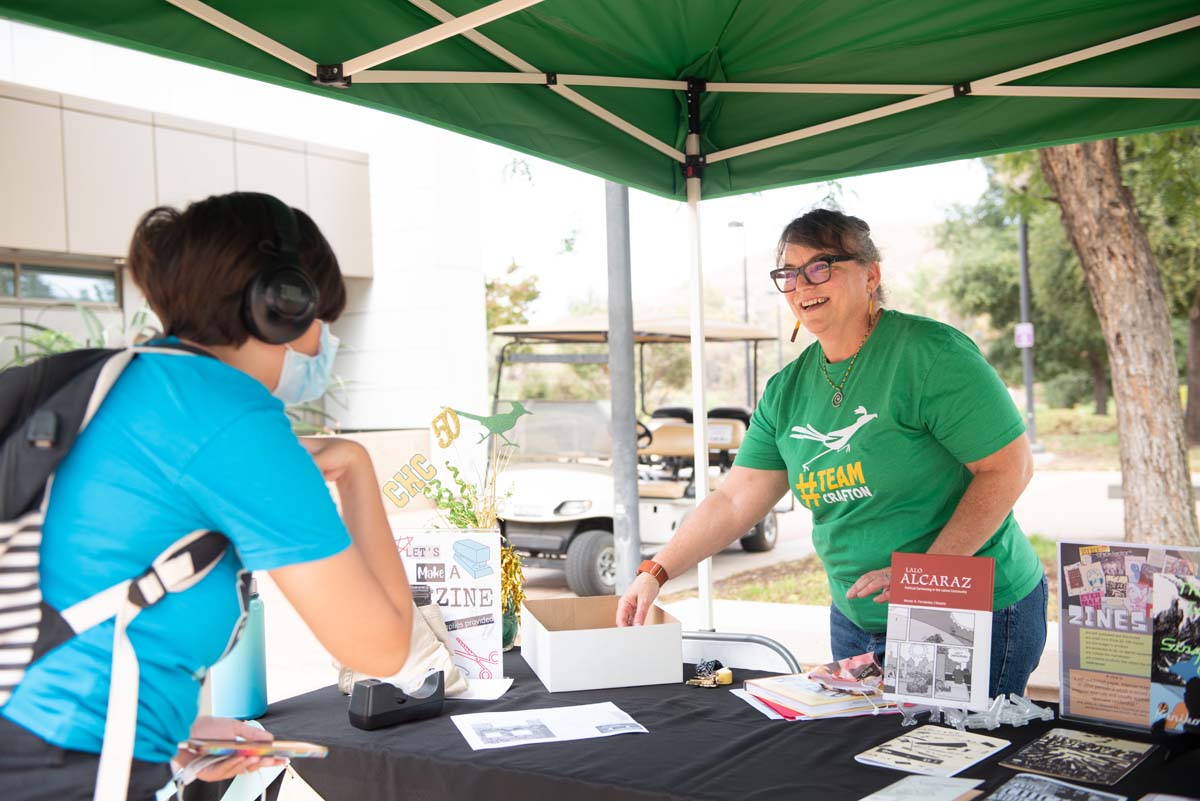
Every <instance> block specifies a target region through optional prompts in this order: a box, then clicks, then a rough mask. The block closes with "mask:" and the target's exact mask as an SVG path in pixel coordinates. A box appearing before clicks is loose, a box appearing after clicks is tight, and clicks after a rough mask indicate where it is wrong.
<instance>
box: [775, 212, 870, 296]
mask: <svg viewBox="0 0 1200 801" xmlns="http://www.w3.org/2000/svg"><path fill="white" fill-rule="evenodd" d="M788 245H800V246H801V247H806V248H813V249H815V250H828V251H831V252H833V253H837V254H842V255H846V256H852V257H854V258H855V259H856V260H857V261H859V262H862V263H864V264H869V263H871V262H876V261H879V260H880V255H879V248H877V247H875V243H874V242H873V241H872V240H871V226H869V225H867V223H866V222H865V221H864V220H861V219H859V218H858V217H852V216H851V215H849V214H843V213H842V212H840V211H834V210H833V209H813V210H812V211H810V212H808V213H807V214H802V215H800V216H799V217H797V218H796V219H794V220H792V221H791V222H790V223H788V224H787V226H786V227H784V229H783V233H782V234H780V236H779V244H778V245H777V246H776V248H775V266H777V267H779V266H782V265H783V252H784V250H785V249H786V248H787V246H788ZM887 297H888V293H887V291H886V290H885V289H884V288H883V284H882V283H880V284H879V285H878V286H877V287H875V302H876V303H878V304H880V305H882V304H884V303H886V302H887Z"/></svg>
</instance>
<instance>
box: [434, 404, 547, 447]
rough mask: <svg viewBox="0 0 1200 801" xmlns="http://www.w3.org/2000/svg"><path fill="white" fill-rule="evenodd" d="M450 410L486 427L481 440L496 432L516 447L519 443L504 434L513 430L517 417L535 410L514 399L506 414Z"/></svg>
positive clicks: (496, 434)
mask: <svg viewBox="0 0 1200 801" xmlns="http://www.w3.org/2000/svg"><path fill="white" fill-rule="evenodd" d="M450 411H452V412H454V413H455V414H456V415H458V416H459V417H465V418H467V419H468V420H474V421H476V422H478V423H479V424H480V425H482V426H483V427H484V428H485V429H486V431H485V432H484V433H483V434H481V435H480V437H479V442H483V441H484V440H485V439H487V438H488V437H490V436H492V435H493V434H494V435H495V436H497V437H499V438H500V439H502V440H504V441H505V443H507V444H509V445H511V446H513V447H514V448H515V447H517V443H515V442H513V441H512V440H510V439H509V438H508V437H506V436H504V434H505V432H508V431H512V430H513V427H514V426H516V424H517V419H518V418H519V417H521V415H524V414H533V412H531V411H529V410H528V409H526V408H525V407H524V406H523V405H522V404H521V403H520V402H519V401H512V408H511V409H509V410H508V411H507V412H505V413H504V414H493V415H490V416H487V417H484V416H482V415H478V414H471V413H470V412H464V411H462V410H461V409H451V410H450Z"/></svg>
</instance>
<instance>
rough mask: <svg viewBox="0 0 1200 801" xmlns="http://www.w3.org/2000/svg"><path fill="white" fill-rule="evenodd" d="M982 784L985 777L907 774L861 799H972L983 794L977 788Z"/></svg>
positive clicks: (958, 800)
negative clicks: (955, 777)
mask: <svg viewBox="0 0 1200 801" xmlns="http://www.w3.org/2000/svg"><path fill="white" fill-rule="evenodd" d="M981 784H983V779H947V778H945V777H942V776H905V777H904V778H903V779H901V780H900V781H898V782H895V783H893V784H889V785H888V786H887V787H884V788H883V789H882V790H877V791H876V792H874V793H871V794H870V795H868V796H864V797H862V798H861V799H859V801H970V799H972V798H977V797H978V796H980V795H982V794H983V791H981V790H976V789H975V788H976V787H978V786H979V785H981Z"/></svg>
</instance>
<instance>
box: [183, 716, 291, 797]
mask: <svg viewBox="0 0 1200 801" xmlns="http://www.w3.org/2000/svg"><path fill="white" fill-rule="evenodd" d="M188 737H189V738H190V739H192V740H238V739H241V740H251V741H254V742H264V741H265V742H271V741H272V740H274V739H275V735H273V734H271V733H270V732H269V731H263V730H262V729H260V728H257V727H255V726H250V725H248V724H246V723H243V722H242V721H240V720H233V719H231V718H213V717H208V716H207V715H205V716H201V717H198V718H196V722H195V723H193V724H192V730H191V731H190V732H188ZM196 758H198V755H197V754H193V753H192V752H190V751H185V750H183V749H182V748H181V749H179V751H177V752H176V753H175V758H174V759H173V760H171V761H172V762H174V763H175V764H176V765H178V766H179V767H183V766H184V765H187V764H188V763H189V762H191V761H192V760H193V759H196ZM286 764H287V760H286V759H281V758H278V757H231V758H229V759H223V760H221V761H220V762H218V763H217V764H215V765H212V766H210V767H207V768H205V769H204V770H202V771H200V773H199V774H198V775H197V778H198V779H200V780H201V781H205V782H219V781H224V780H226V779H232V778H233V777H234V776H239V775H241V774H243V773H250V772H252V771H256V770H258V769H259V768H270V767H274V766H276V765H286Z"/></svg>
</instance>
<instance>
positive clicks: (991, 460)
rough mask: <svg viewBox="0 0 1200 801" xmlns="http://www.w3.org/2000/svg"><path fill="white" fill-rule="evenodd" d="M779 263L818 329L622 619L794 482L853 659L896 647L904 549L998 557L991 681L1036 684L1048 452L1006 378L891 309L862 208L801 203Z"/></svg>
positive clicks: (646, 567) (971, 352)
mask: <svg viewBox="0 0 1200 801" xmlns="http://www.w3.org/2000/svg"><path fill="white" fill-rule="evenodd" d="M771 278H772V280H773V281H774V282H775V285H776V287H777V288H778V289H779V291H781V292H783V293H784V294H786V295H787V299H788V304H789V305H790V306H791V308H792V311H793V313H794V314H795V315H796V318H797V323H796V325H797V328H798V327H799V326H800V325H804V326H805V327H806V328H807V329H808V330H809V331H811V332H812V333H813V334H814V335H815V336H816V338H817V341H816V342H814V343H813V344H812V345H810V346H809V347H808V348H806V349H805V350H804V352H803V353H801V354H800V356H799V357H798V358H796V359H795V360H794V361H792V363H791V364H789V365H788V366H787V367H785V368H784V369H783V370H781V371H780V372H779V373H777V374H776V375H774V376H772V378H771V380H770V381H768V382H767V387H766V389H765V390H764V392H763V395H762V398H761V399H760V401H759V404H758V408H757V409H756V410H755V412H754V416H753V418H752V420H751V422H750V429H749V431H748V432H747V434H746V438H745V441H744V442H743V444H742V446H741V448H740V449H739V451H738V455H737V459H736V461H735V463H734V467H733V469H732V470H731V471H730V474H729V476H728V477H727V478H726V479H725V481H724V482H722V484H721V485H720V487H718V488H717V489H716V490H715V491H714V492H712V493H711V494H710V495H709V496H708V497H707V498H706V499H705V500H704V502H703V503H702V504H701V505H700V507H699V509H697V510H696V513H695V514H693V515H691V516H689V517H688V519H687V520H686V521H685V522H684V524H683V525H682V526H681V527H680V529H679V531H678V533H676V535H675V536H674V537H673V538H672V540H671V541H670V542H669V543H667V545H666V546H665V547H664V548H663V549H662V551H660V552H659V553H658V555H657V556H656V557H655V559H654V560H653V561H649V560H648V561H647V562H645V563H643V565H642V568H640V569H639V574H638V577H637V579H636V580H635V581H634V583H633V584H632V585H631V586H630V588H629V589H628V590H627V591H626V593H625V595H624V596H623V597H622V598H621V601H620V604H619V606H618V609H617V623H618V625H630V624H634V625H639V624H641V623H642V622H643V620H644V618H645V615H646V612H647V610H648V609H649V607H650V605H651V604H652V603H653V601H654V598H655V597H657V595H658V592H659V589H660V587H661V586H662V584H663V583H665V581H666V580H667V578H668V577H669V576H677V575H680V574H682V573H684V572H685V571H687V570H688V569H690V568H691V567H692V566H693V565H695V564H696V563H697V562H699V561H700V560H701V559H704V558H706V557H708V556H711V555H712V554H714V553H716V552H718V551H720V550H721V549H722V548H724V547H725V546H727V545H729V544H730V543H732V542H733V541H734V540H736V539H737V538H738V537H739V536H741V535H742V534H743V533H744V532H745V531H746V530H747V529H749V528H750V527H751V526H752V525H753V524H754V522H755V521H757V520H759V519H761V518H762V517H763V515H765V514H767V513H768V512H769V511H770V510H771V508H772V507H773V506H774V505H775V504H776V502H778V500H779V499H780V498H781V497H782V496H783V494H784V493H785V492H787V491H788V490H789V489H791V491H792V492H794V493H795V496H796V499H797V501H798V502H799V503H801V504H802V505H804V506H805V507H806V508H807V509H809V510H810V511H811V512H812V515H813V545H814V546H815V548H816V551H817V554H818V555H819V556H820V557H821V560H822V562H823V563H824V566H825V572H826V574H827V575H828V578H829V587H830V591H831V593H832V596H833V601H834V602H833V605H832V606H831V607H830V636H831V641H832V644H833V656H834V658H835V659H842V658H844V657H847V656H854V655H856V654H861V653H865V652H867V651H874V652H875V653H876V654H877V655H878V657H879V658H880V661H882V658H883V652H884V645H885V632H886V627H887V606H886V604H887V600H888V590H887V588H888V585H889V582H890V580H891V570H890V565H891V557H892V553H893V552H894V551H903V552H909V553H931V554H959V555H978V556H989V557H992V558H994V559H995V565H996V579H995V595H994V606H993V608H994V610H995V612H994V617H993V624H992V666H991V668H992V669H991V688H990V689H991V694H992V696H995V695H997V694H999V693H1010V692H1017V693H1020V692H1024V690H1025V685H1026V682H1027V681H1028V679H1029V675H1030V674H1031V673H1032V672H1033V669H1034V668H1035V667H1036V666H1037V663H1038V660H1039V659H1040V658H1041V654H1042V649H1043V647H1044V646H1045V642H1046V600H1047V599H1046V581H1045V576H1044V574H1043V572H1042V568H1041V563H1040V561H1039V560H1038V558H1037V555H1036V554H1035V553H1034V552H1033V548H1032V547H1031V546H1030V545H1029V542H1028V540H1027V539H1026V538H1025V535H1024V534H1023V533H1022V531H1021V529H1020V527H1019V526H1018V525H1017V522H1016V520H1015V519H1014V518H1013V515H1012V508H1013V504H1014V503H1015V502H1016V500H1017V498H1018V497H1019V496H1020V494H1021V492H1022V491H1023V490H1024V489H1025V485H1026V484H1028V483H1029V479H1030V477H1031V476H1032V474H1033V457H1032V454H1031V453H1030V448H1029V441H1028V439H1027V438H1026V437H1025V436H1023V435H1024V433H1025V426H1024V424H1023V422H1022V419H1021V415H1020V413H1019V412H1018V411H1017V409H1016V407H1015V406H1014V405H1013V402H1012V399H1011V398H1010V397H1009V395H1008V391H1007V389H1006V388H1005V387H1004V384H1003V383H1002V382H1001V381H1000V379H999V377H998V376H997V375H996V372H995V370H993V369H992V368H991V366H989V365H988V363H987V362H986V360H985V359H984V358H983V355H982V354H981V353H980V352H979V348H978V347H976V345H975V343H974V342H972V341H971V340H970V338H968V337H966V336H964V335H963V334H962V333H960V332H959V331H957V330H955V329H953V328H951V327H950V326H947V325H944V324H942V323H938V322H936V321H933V320H929V319H926V318H923V317H916V316H913V315H908V314H902V313H900V312H896V311H892V310H884V309H882V308H880V303H881V301H882V300H883V293H882V290H881V288H880V267H879V251H878V249H877V248H876V247H875V244H874V243H873V242H872V241H871V236H870V228H869V227H868V226H867V224H866V223H864V222H863V221H862V220H860V219H858V218H856V217H850V216H848V215H845V214H842V213H840V212H836V211H829V210H825V209H820V210H816V211H812V212H809V213H808V214H805V215H804V216H802V217H799V218H798V219H796V220H793V221H792V222H791V223H790V224H789V225H788V226H787V228H785V229H784V232H783V235H782V237H781V238H780V242H779V248H778V267H777V269H775V270H774V271H772V273H771Z"/></svg>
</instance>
